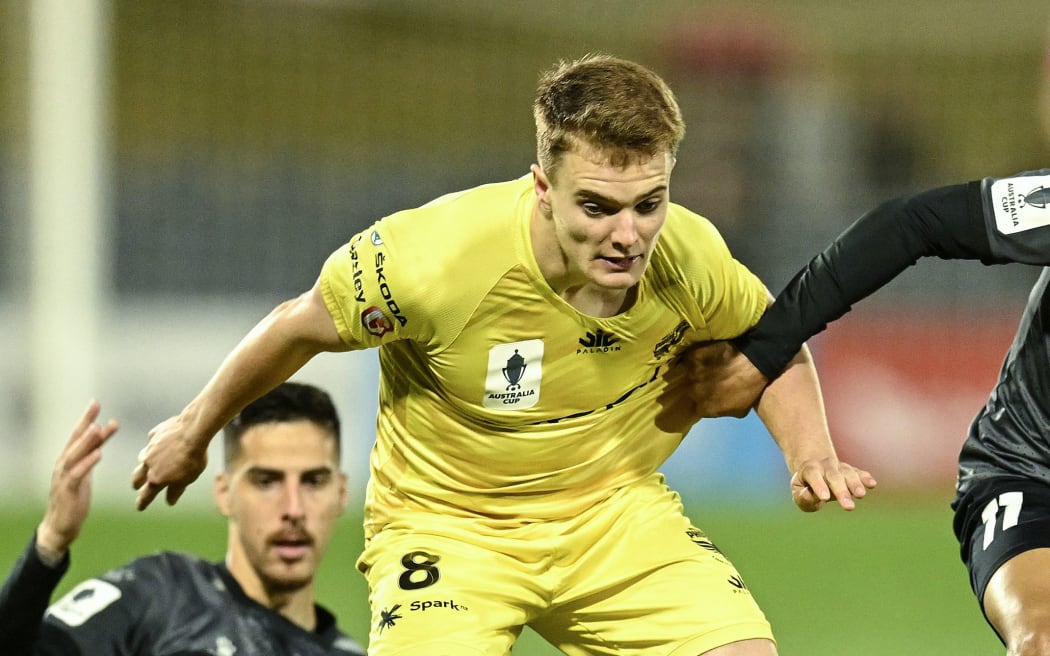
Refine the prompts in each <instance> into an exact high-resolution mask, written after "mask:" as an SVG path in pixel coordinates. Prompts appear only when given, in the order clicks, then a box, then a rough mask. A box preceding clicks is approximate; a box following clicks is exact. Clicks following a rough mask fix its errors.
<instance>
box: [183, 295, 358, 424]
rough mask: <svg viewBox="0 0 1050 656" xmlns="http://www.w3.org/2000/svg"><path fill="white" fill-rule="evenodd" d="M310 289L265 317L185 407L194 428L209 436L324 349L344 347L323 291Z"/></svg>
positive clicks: (186, 416) (187, 418) (186, 419)
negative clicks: (322, 301) (322, 299)
mask: <svg viewBox="0 0 1050 656" xmlns="http://www.w3.org/2000/svg"><path fill="white" fill-rule="evenodd" d="M315 293H317V292H316V290H311V291H310V292H307V293H306V294H304V295H303V296H300V297H298V298H295V299H292V300H289V301H286V302H284V303H282V304H281V305H279V306H277V307H276V308H275V309H274V310H273V311H272V312H270V314H269V315H267V316H266V317H265V318H263V320H262V321H260V322H259V323H258V324H257V325H256V326H255V327H254V328H253V329H252V330H251V332H249V333H248V334H247V335H246V336H245V337H244V338H243V339H242V340H241V341H240V343H238V344H237V346H236V347H235V348H234V349H233V350H232V351H231V352H230V353H229V355H227V357H226V358H225V359H224V360H223V362H222V364H221V365H220V366H219V368H218V369H217V370H216V372H215V374H214V375H213V376H212V378H211V380H209V381H208V383H207V385H205V387H204V388H203V389H202V390H201V392H200V393H199V394H198V395H197V397H196V398H194V399H193V400H192V401H191V402H190V403H189V404H188V405H187V406H186V408H185V409H184V410H183V412H182V416H183V418H184V420H185V421H186V422H187V424H188V425H189V426H192V427H193V433H195V434H196V435H197V436H199V437H200V438H201V439H210V437H211V436H213V435H215V434H216V433H217V432H218V431H219V430H221V429H222V427H223V426H225V425H226V423H227V422H228V421H230V420H231V419H232V418H233V417H234V416H235V415H236V414H237V413H238V412H240V410H241V409H243V408H244V407H245V406H246V405H248V404H249V403H251V402H252V401H254V400H255V399H257V398H259V397H260V396H262V395H263V394H265V393H266V392H268V391H270V390H271V389H273V388H274V387H276V386H277V385H279V384H280V383H282V382H284V381H285V380H287V379H288V378H289V377H290V376H292V374H294V373H295V372H296V371H298V370H299V369H301V368H302V367H303V365H305V364H306V363H307V362H308V361H309V360H310V359H311V358H313V357H314V356H315V355H317V354H318V353H321V352H324V351H338V350H345V348H346V347H345V345H344V344H343V342H342V341H341V340H340V339H339V336H338V334H337V333H336V331H335V327H334V325H333V324H332V320H331V318H330V316H329V315H328V314H327V312H326V311H325V310H324V308H323V305H321V306H320V307H319V306H318V303H320V300H319V296H318V297H316V298H312V297H311V295H312V294H315Z"/></svg>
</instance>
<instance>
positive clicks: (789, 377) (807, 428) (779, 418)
mask: <svg viewBox="0 0 1050 656" xmlns="http://www.w3.org/2000/svg"><path fill="white" fill-rule="evenodd" d="M755 412H756V413H757V414H758V416H759V418H761V419H762V423H764V424H765V426H766V429H767V430H768V431H769V434H770V435H771V436H772V437H773V439H774V440H775V441H776V443H777V445H778V446H779V447H780V450H781V451H782V452H783V454H784V461H785V463H786V464H787V468H788V471H789V472H792V473H794V472H796V471H798V469H799V468H800V467H801V465H802V463H804V462H806V461H810V460H821V459H824V458H827V457H833V456H835V448H834V446H833V445H832V442H831V434H830V431H829V430H828V423H827V417H826V415H825V413H824V401H823V397H822V396H821V391H820V381H819V379H818V377H817V371H816V367H814V365H813V360H812V357H811V356H810V353H809V349H808V348H807V347H805V346H803V347H802V349H801V350H800V351H799V352H798V354H797V355H796V356H795V358H794V359H793V360H792V361H791V362H790V363H789V364H788V366H787V368H786V369H785V370H784V373H783V375H781V376H780V377H778V378H777V379H776V380H774V381H773V382H772V383H770V384H769V386H768V387H767V388H766V390H765V392H763V394H762V396H761V397H760V398H759V401H758V403H757V405H756V406H755Z"/></svg>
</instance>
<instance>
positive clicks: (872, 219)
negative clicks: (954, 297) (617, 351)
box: [734, 184, 993, 379]
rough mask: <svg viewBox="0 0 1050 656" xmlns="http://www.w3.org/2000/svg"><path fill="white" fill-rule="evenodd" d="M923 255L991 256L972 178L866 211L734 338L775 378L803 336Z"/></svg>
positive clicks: (960, 257)
mask: <svg viewBox="0 0 1050 656" xmlns="http://www.w3.org/2000/svg"><path fill="white" fill-rule="evenodd" d="M927 256H936V257H941V258H946V259H948V258H951V259H980V260H982V261H985V262H992V261H993V258H992V255H991V253H990V250H989V245H988V240H987V236H986V234H985V227H984V220H983V215H982V213H981V201H980V196H979V192H978V187H977V185H976V184H968V185H955V186H951V187H942V188H938V189H933V190H930V191H926V192H923V193H920V194H915V195H914V196H910V197H905V198H899V199H896V200H893V201H890V202H887V203H884V204H882V205H880V206H879V207H878V208H876V209H874V210H872V211H871V212H869V213H867V214H865V215H864V216H863V217H861V218H860V219H859V220H858V221H857V222H856V223H854V224H853V225H852V226H850V228H849V229H847V230H846V231H845V232H843V233H842V234H841V235H840V236H839V237H838V238H837V239H835V241H834V242H832V243H831V244H830V245H829V246H828V247H827V248H826V249H824V251H822V252H821V253H820V254H819V255H817V256H816V257H814V258H813V259H812V260H811V261H810V262H809V263H808V264H807V265H806V267H805V268H803V269H802V270H801V271H799V272H798V274H797V275H796V276H795V277H794V278H793V279H792V280H791V281H790V282H789V283H788V284H787V286H785V288H784V289H783V290H782V291H781V292H780V294H779V295H778V296H777V300H776V302H775V303H774V304H773V305H772V306H771V307H770V308H769V310H768V311H767V312H766V314H765V315H764V316H763V317H762V319H761V320H760V321H759V323H758V324H757V325H756V326H755V327H754V328H753V329H752V330H751V331H749V332H748V333H747V334H745V335H743V336H742V337H741V338H739V339H737V340H734V345H735V346H736V347H737V348H739V349H740V351H741V352H743V353H744V355H746V356H747V357H748V359H749V360H751V362H752V363H754V365H755V367H756V368H758V369H759V371H761V372H762V373H763V374H765V376H766V377H767V378H769V379H774V378H776V377H777V376H778V375H779V374H780V372H781V371H783V370H784V368H785V366H786V364H787V362H788V361H789V360H790V359H791V358H792V357H793V356H794V354H795V353H797V352H798V349H799V348H800V347H801V345H802V344H803V343H804V342H805V341H806V340H808V339H809V338H810V337H812V336H814V335H816V334H817V333H819V332H820V331H822V330H824V328H825V327H826V326H827V324H828V323H830V322H832V321H834V320H835V319H838V318H839V317H841V316H842V315H843V314H845V313H846V312H848V311H849V310H850V308H851V307H852V305H853V304H854V303H856V302H858V301H860V300H861V299H863V298H865V297H866V296H868V295H870V294H872V293H873V292H875V291H876V290H878V289H879V288H881V287H882V286H883V285H885V284H886V283H888V282H889V281H891V280H893V278H895V277H896V276H897V275H898V274H900V273H901V272H902V271H904V270H905V269H907V268H908V267H910V266H911V265H912V264H914V263H915V262H916V261H917V260H918V259H919V258H921V257H927Z"/></svg>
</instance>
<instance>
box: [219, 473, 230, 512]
mask: <svg viewBox="0 0 1050 656" xmlns="http://www.w3.org/2000/svg"><path fill="white" fill-rule="evenodd" d="M215 505H216V507H218V509H219V512H220V513H222V516H223V517H229V516H230V477H229V476H228V475H227V474H226V472H219V473H218V474H216V475H215Z"/></svg>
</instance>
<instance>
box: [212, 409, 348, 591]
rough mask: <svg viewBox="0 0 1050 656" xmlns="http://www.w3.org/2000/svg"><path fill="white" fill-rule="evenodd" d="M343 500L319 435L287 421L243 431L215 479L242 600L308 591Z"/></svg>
mask: <svg viewBox="0 0 1050 656" xmlns="http://www.w3.org/2000/svg"><path fill="white" fill-rule="evenodd" d="M346 499H347V489H346V475H345V474H344V473H343V472H341V471H340V470H339V463H338V456H337V455H336V448H335V440H334V438H333V437H332V436H331V434H330V433H328V432H327V431H325V430H324V429H323V428H321V427H320V426H318V425H317V424H314V423H313V422H310V421H295V422H275V423H270V424H260V425H257V426H253V427H252V428H249V429H248V430H247V431H245V433H244V434H243V435H242V436H241V452H240V454H239V456H238V458H237V461H236V462H235V463H234V464H233V465H232V466H231V468H230V471H228V472H224V473H222V474H219V476H218V478H217V479H216V500H217V502H218V504H219V509H220V510H221V511H222V513H223V514H224V515H226V516H227V517H228V518H229V526H230V544H229V553H228V554H227V561H228V563H227V564H228V566H229V568H230V571H231V573H233V575H234V576H235V577H236V578H237V579H238V581H239V582H240V583H241V585H242V586H243V587H244V588H245V592H246V593H247V594H248V595H249V596H252V597H253V598H255V597H256V594H261V595H263V598H264V599H265V598H266V597H269V596H270V595H272V594H274V593H278V594H279V593H282V592H290V591H294V590H297V589H300V588H302V587H304V586H307V585H309V584H310V583H311V582H312V581H313V578H314V574H315V573H316V571H317V567H318V565H319V564H320V561H321V558H322V556H323V554H324V552H325V549H326V548H327V547H328V541H329V539H330V538H331V536H332V530H333V528H334V526H335V522H336V520H337V518H338V517H339V516H340V515H341V514H342V512H343V509H344V507H345V505H346ZM253 593H255V594H253ZM257 600H260V599H258V598H257Z"/></svg>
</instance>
